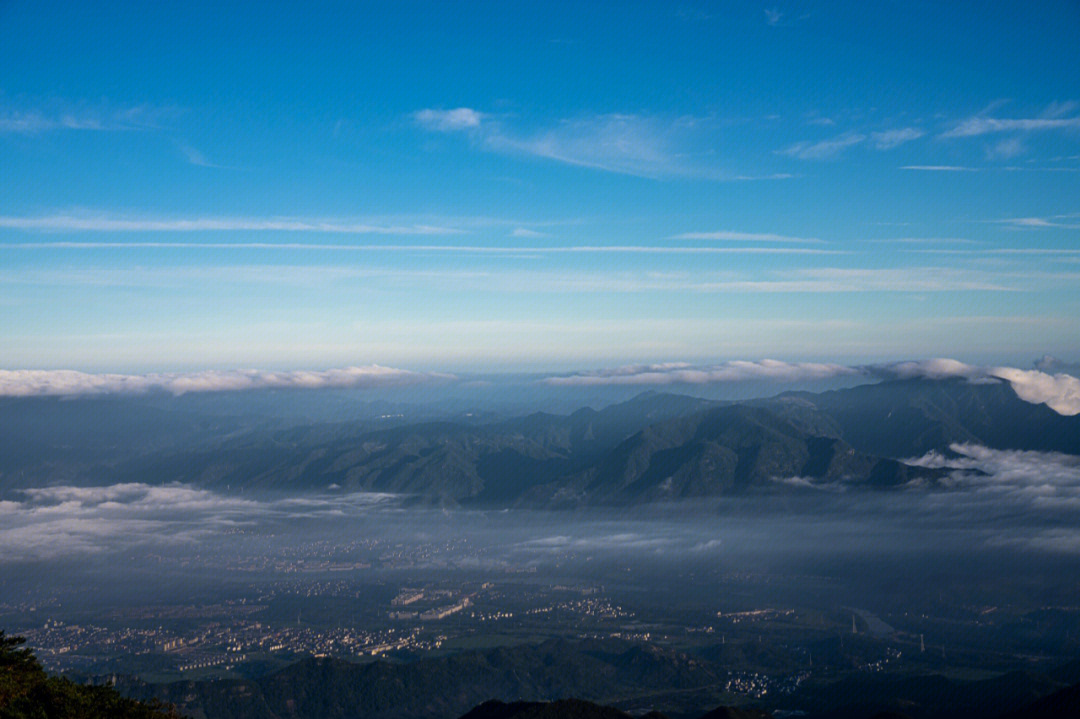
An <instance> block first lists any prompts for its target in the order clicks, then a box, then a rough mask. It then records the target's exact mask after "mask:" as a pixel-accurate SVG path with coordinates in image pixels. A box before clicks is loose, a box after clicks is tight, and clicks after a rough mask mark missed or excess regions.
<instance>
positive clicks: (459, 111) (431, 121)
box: [413, 107, 485, 132]
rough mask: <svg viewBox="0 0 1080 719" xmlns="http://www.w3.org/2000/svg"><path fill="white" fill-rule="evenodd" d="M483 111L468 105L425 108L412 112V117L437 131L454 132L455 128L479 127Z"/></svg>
mask: <svg viewBox="0 0 1080 719" xmlns="http://www.w3.org/2000/svg"><path fill="white" fill-rule="evenodd" d="M484 117H485V116H484V113H482V112H478V111H477V110H473V109H472V108H469V107H458V108H454V109H453V110H436V109H432V108H427V109H424V110H419V111H417V112H414V113H413V119H415V120H416V122H417V123H419V124H420V125H422V126H423V127H426V128H428V129H429V130H437V131H439V132H454V131H456V130H469V129H473V128H478V127H480V123H481V122H482V121H483V120H484Z"/></svg>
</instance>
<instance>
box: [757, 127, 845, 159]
mask: <svg viewBox="0 0 1080 719" xmlns="http://www.w3.org/2000/svg"><path fill="white" fill-rule="evenodd" d="M865 139H866V135H862V134H859V133H855V132H849V133H845V134H843V135H839V136H837V137H833V138H831V139H828V140H818V141H817V142H811V141H805V142H796V143H795V144H794V145H790V146H789V147H786V148H784V149H783V150H778V151H777V152H778V153H779V154H781V155H787V156H788V157H794V158H796V159H799V160H828V159H830V158H833V157H836V156H837V155H839V154H840V153H842V152H843V151H844V150H846V149H847V148H849V147H851V146H853V145H858V144H859V143H861V142H863V141H864V140H865Z"/></svg>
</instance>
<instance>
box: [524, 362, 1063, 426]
mask: <svg viewBox="0 0 1080 719" xmlns="http://www.w3.org/2000/svg"><path fill="white" fill-rule="evenodd" d="M859 376H867V377H883V378H888V379H915V378H924V379H931V380H943V379H952V378H960V379H965V380H967V381H969V382H974V383H980V382H999V381H1002V380H1004V381H1006V382H1008V383H1009V384H1010V385H1011V386H1012V388H1013V391H1015V392H1016V394H1017V396H1018V397H1019V398H1020V399H1022V400H1024V401H1025V402H1030V403H1032V404H1045V405H1046V406H1047V407H1049V408H1050V409H1052V410H1054V411H1055V412H1057V413H1058V414H1061V415H1066V416H1072V415H1076V414H1080V379H1077V378H1076V377H1073V376H1072V375H1068V374H1064V373H1057V374H1050V373H1047V372H1043V371H1040V370H1037V369H1032V370H1022V369H1017V368H1015V367H981V366H977V365H969V364H966V363H964V362H960V361H958V360H954V359H948V358H940V357H939V358H934V359H926V360H915V361H908V362H896V363H892V364H881V365H864V366H847V365H840V364H818V363H809V362H797V363H790V362H782V361H780V360H770V359H765V360H758V361H732V362H725V363H722V364H717V365H704V366H694V365H690V364H687V363H683V362H669V363H663V364H650V365H626V366H623V367H615V368H608V369H599V370H593V371H588V372H578V373H576V374H572V375H568V376H562V377H548V378H546V379H544V380H543V382H544V383H545V384H548V385H550V386H553V387H592V386H602V385H668V384H712V383H718V382H745V381H750V380H775V381H780V382H804V381H812V380H824V379H832V378H836V377H859Z"/></svg>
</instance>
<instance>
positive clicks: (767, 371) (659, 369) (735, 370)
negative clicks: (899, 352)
mask: <svg viewBox="0 0 1080 719" xmlns="http://www.w3.org/2000/svg"><path fill="white" fill-rule="evenodd" d="M860 374H862V372H861V371H860V370H859V369H857V368H853V367H845V366H844V365H838V364H814V363H809V362H798V363H789V362H781V361H780V360H771V359H764V360H758V361H754V362H750V361H740V360H736V361H732V362H725V363H723V364H718V365H711V366H703V367H695V366H692V365H689V364H685V363H681V362H669V363H664V364H650V365H627V366H624V367H616V368H613V369H601V370H595V371H592V372H582V373H579V374H575V375H570V376H567V377H548V378H547V379H545V380H543V381H544V383H545V384H548V385H551V386H554V387H591V386H597V385H664V384H712V383H716V382H745V381H748V380H776V381H782V382H798V381H803V380H815V379H828V378H831V377H840V376H857V375H860Z"/></svg>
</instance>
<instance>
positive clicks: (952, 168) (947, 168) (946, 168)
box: [900, 165, 983, 172]
mask: <svg viewBox="0 0 1080 719" xmlns="http://www.w3.org/2000/svg"><path fill="white" fill-rule="evenodd" d="M900 169H901V170H919V171H921V172H979V171H981V170H982V169H983V168H981V167H964V166H963V165H904V166H902V167H901V168H900Z"/></svg>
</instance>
